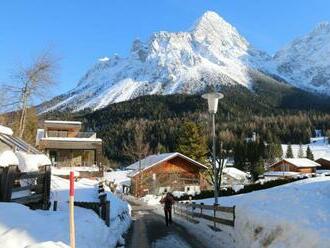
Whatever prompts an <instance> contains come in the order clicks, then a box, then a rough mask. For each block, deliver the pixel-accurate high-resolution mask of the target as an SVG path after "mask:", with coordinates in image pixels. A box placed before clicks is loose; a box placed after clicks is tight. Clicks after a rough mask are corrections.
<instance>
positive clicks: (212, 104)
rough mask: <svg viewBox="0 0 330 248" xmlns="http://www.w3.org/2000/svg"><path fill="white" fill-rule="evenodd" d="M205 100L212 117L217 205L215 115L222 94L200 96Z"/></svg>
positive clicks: (215, 180)
mask: <svg viewBox="0 0 330 248" xmlns="http://www.w3.org/2000/svg"><path fill="white" fill-rule="evenodd" d="M202 97H203V98H204V99H206V100H207V103H208V106H209V113H210V114H211V116H212V140H213V147H212V150H213V173H214V204H218V196H219V193H218V173H217V162H216V156H215V114H216V113H217V111H218V101H219V99H222V98H223V94H221V93H217V92H212V93H206V94H204V95H202ZM219 166H220V165H219Z"/></svg>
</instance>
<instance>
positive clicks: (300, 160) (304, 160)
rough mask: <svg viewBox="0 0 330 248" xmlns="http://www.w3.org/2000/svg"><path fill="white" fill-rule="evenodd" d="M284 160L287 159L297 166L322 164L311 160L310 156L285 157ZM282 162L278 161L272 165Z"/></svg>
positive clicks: (317, 165)
mask: <svg viewBox="0 0 330 248" xmlns="http://www.w3.org/2000/svg"><path fill="white" fill-rule="evenodd" d="M282 161H286V162H288V163H290V164H292V165H294V166H296V167H307V168H309V167H319V166H321V165H320V164H319V163H316V162H314V161H313V160H310V159H308V158H285V159H283V160H281V161H280V162H282ZM280 162H276V163H274V164H272V165H271V166H270V167H272V166H274V165H277V164H278V163H280Z"/></svg>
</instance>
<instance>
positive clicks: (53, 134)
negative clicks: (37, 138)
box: [45, 131, 96, 139]
mask: <svg viewBox="0 0 330 248" xmlns="http://www.w3.org/2000/svg"><path fill="white" fill-rule="evenodd" d="M45 138H85V139H96V133H95V132H70V131H47V132H46V137H45Z"/></svg>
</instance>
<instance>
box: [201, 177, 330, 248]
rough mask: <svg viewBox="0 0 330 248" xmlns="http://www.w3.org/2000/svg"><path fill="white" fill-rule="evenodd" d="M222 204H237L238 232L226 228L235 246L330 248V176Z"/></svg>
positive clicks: (232, 199)
mask: <svg viewBox="0 0 330 248" xmlns="http://www.w3.org/2000/svg"><path fill="white" fill-rule="evenodd" d="M201 201H202V202H204V203H205V204H212V203H213V199H204V200H201ZM199 202H200V201H199ZM219 202H220V204H222V205H225V206H232V205H236V223H235V229H230V228H228V230H227V228H224V230H227V232H229V233H230V234H231V235H232V236H233V237H234V239H235V240H236V243H235V246H236V247H288V248H290V247H292V248H293V247H302V248H304V247H306V248H310V247H329V242H330V238H329V233H330V210H329V205H330V178H329V177H318V178H310V179H305V180H301V181H298V182H294V183H291V184H287V185H283V186H279V187H275V188H271V189H267V190H261V191H256V192H251V193H248V194H243V195H236V196H231V197H222V198H219ZM219 235H222V234H219Z"/></svg>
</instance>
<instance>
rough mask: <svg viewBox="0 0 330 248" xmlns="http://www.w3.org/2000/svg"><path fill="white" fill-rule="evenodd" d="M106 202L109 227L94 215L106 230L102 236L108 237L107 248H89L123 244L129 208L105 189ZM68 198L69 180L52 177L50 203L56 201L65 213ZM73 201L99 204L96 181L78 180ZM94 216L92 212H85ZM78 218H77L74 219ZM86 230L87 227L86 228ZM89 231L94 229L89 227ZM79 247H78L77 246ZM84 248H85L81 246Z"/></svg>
mask: <svg viewBox="0 0 330 248" xmlns="http://www.w3.org/2000/svg"><path fill="white" fill-rule="evenodd" d="M105 191H106V194H107V200H109V201H110V227H109V228H108V227H106V226H105V224H104V221H103V220H101V219H100V218H99V217H98V216H97V215H96V214H95V218H97V219H98V220H100V221H101V222H102V224H103V225H104V226H105V227H106V228H107V232H106V233H104V234H103V235H104V236H105V237H107V236H108V237H109V238H107V239H108V241H107V242H108V244H107V246H104V245H103V246H101V245H100V246H97V245H95V246H90V247H114V246H115V245H116V243H117V242H118V241H120V242H121V243H122V242H123V238H122V235H123V233H125V232H126V231H127V229H128V228H129V226H130V223H131V218H130V208H129V205H128V204H127V203H126V202H124V201H122V200H120V199H119V198H117V197H116V196H114V195H113V194H112V193H111V192H110V190H109V189H108V188H107V187H105ZM68 196H69V180H67V179H63V178H61V177H58V176H54V175H52V182H51V201H55V200H56V201H58V210H59V211H64V212H66V211H67V210H68V209H67V206H68V204H67V201H68ZM75 201H80V202H99V198H98V181H97V180H91V179H86V178H83V179H80V180H79V181H77V182H75ZM87 211H90V212H92V213H93V214H94V212H93V211H92V210H87ZM76 218H78V217H76ZM86 228H88V227H86ZM89 228H90V229H93V228H94V227H93V226H92V225H90V226H89ZM77 247H80V246H77ZM83 247H86V246H83Z"/></svg>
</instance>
